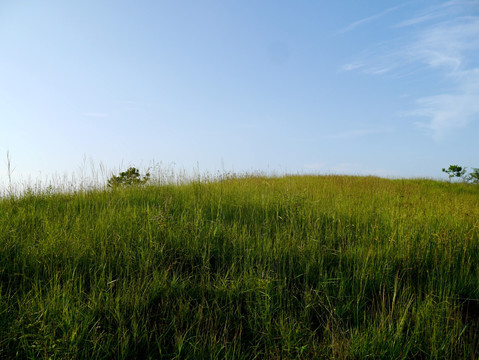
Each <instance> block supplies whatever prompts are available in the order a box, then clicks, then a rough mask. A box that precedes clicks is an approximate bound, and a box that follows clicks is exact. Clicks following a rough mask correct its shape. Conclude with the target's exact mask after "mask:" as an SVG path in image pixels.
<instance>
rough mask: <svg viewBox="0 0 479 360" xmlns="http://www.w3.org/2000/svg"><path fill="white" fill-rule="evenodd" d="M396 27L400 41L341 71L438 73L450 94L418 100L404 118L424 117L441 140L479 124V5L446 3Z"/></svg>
mask: <svg viewBox="0 0 479 360" xmlns="http://www.w3.org/2000/svg"><path fill="white" fill-rule="evenodd" d="M471 14H477V15H471ZM395 27H396V28H398V29H401V30H402V32H403V33H404V34H403V36H402V37H400V38H398V39H394V40H393V41H391V42H390V43H391V45H387V44H381V45H378V46H376V47H375V48H373V49H372V50H368V51H365V52H364V54H363V55H362V56H361V57H359V59H356V60H354V61H353V62H351V63H349V64H346V65H343V66H342V67H341V70H342V71H360V72H362V73H365V74H370V75H384V74H391V75H393V74H394V75H396V76H408V75H407V74H408V73H414V72H417V71H429V72H434V73H435V74H436V75H438V78H439V79H440V80H441V82H442V83H443V84H447V85H448V86H447V87H448V90H447V91H443V92H440V93H436V94H425V95H424V96H422V97H419V98H417V99H415V108H414V109H412V110H411V111H408V112H405V113H404V114H405V115H407V116H413V117H422V118H425V119H426V120H425V121H416V122H415V124H416V125H417V126H418V127H420V128H424V129H429V130H430V131H431V132H432V135H433V137H434V138H436V139H437V140H441V139H443V138H444V137H445V135H446V134H447V133H448V131H449V130H451V129H453V128H459V127H464V126H467V124H469V123H470V122H472V121H475V120H477V119H478V118H479V85H478V84H479V65H478V63H479V2H477V1H474V2H472V1H448V2H445V3H443V4H440V5H439V6H436V7H433V8H429V9H428V10H427V11H423V12H422V13H421V14H419V15H416V16H414V17H411V18H410V19H405V20H403V21H401V22H399V23H398V24H397V25H395ZM369 59H374V60H372V61H371V60H369ZM405 74H406V75H405Z"/></svg>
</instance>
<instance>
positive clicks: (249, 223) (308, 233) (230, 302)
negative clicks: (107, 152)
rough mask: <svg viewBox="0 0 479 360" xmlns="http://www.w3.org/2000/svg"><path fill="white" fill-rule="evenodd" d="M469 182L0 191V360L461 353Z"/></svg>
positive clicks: (470, 315) (473, 292) (474, 195)
mask: <svg viewBox="0 0 479 360" xmlns="http://www.w3.org/2000/svg"><path fill="white" fill-rule="evenodd" d="M478 234H479V186H477V185H470V184H462V183H448V182H442V181H434V180H426V179H407V180H406V179H396V180H392V179H381V178H377V177H354V176H282V177H264V176H224V177H221V178H218V179H211V180H208V179H205V180H199V179H198V180H194V181H190V182H185V183H181V184H154V182H152V183H150V184H147V185H143V186H133V187H125V188H121V187H120V188H117V189H108V188H106V187H105V188H98V189H91V190H79V191H74V192H69V193H67V192H56V191H30V192H25V193H24V194H23V195H21V196H11V197H8V196H7V197H4V198H3V199H1V200H0V358H1V359H163V358H164V359H323V358H324V359H365V358H370V359H477V357H478V354H479V236H478Z"/></svg>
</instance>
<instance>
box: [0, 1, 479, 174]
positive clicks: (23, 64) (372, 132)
mask: <svg viewBox="0 0 479 360" xmlns="http://www.w3.org/2000/svg"><path fill="white" fill-rule="evenodd" d="M0 122H1V123H0V125H1V128H0V155H1V157H2V158H4V161H3V162H1V163H0V165H2V164H3V165H2V166H0V176H1V177H2V179H3V180H4V179H5V178H6V175H7V165H6V154H7V152H9V153H10V156H11V159H12V165H13V167H14V168H15V172H14V174H13V175H14V179H19V180H20V179H24V178H26V177H31V178H36V177H38V176H43V175H45V174H53V173H56V174H70V173H74V172H77V171H78V170H79V169H80V168H82V166H84V159H85V158H86V159H88V162H89V161H90V159H91V160H92V161H93V162H95V163H97V164H98V163H102V164H103V165H104V166H105V167H106V168H108V169H119V168H121V167H122V166H123V167H126V166H130V165H133V166H138V167H140V166H148V164H150V163H152V162H156V163H159V162H161V163H162V164H163V165H164V166H167V167H172V166H174V167H175V168H177V169H184V170H186V171H187V172H188V171H191V170H193V169H199V170H200V172H201V171H208V172H210V173H215V172H217V171H223V170H225V171H236V172H240V173H241V172H246V171H248V172H250V171H263V172H266V173H273V172H276V173H283V172H288V173H320V174H329V173H339V174H361V175H368V174H372V175H379V176H388V177H433V178H443V177H444V176H443V174H441V168H442V167H447V166H448V165H450V164H456V163H457V164H459V165H465V166H472V167H479V156H478V154H479V142H478V140H477V139H478V135H479V1H459V0H457V1H423V0H414V1H406V2H397V1H384V0H383V1H367V2H366V1H362V2H360V1H356V0H354V1H353V0H347V1H319V0H318V1H175V2H173V1H153V0H151V1H148V0H139V1H135V2H133V1H108V0H105V1H93V0H83V1H60V0H58V1H55V0H45V1H33V0H32V1H17V0H2V1H1V2H0ZM444 178H445V177H444Z"/></svg>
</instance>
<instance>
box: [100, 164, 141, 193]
mask: <svg viewBox="0 0 479 360" xmlns="http://www.w3.org/2000/svg"><path fill="white" fill-rule="evenodd" d="M148 180H150V173H149V172H147V173H146V174H145V175H144V176H143V177H142V176H141V175H140V171H139V170H138V169H136V168H134V167H130V168H129V169H128V170H126V171H123V172H121V173H120V174H119V175H118V176H112V177H111V178H110V180H108V187H110V188H116V187H121V186H123V187H124V186H133V185H143V184H145V183H146V182H148Z"/></svg>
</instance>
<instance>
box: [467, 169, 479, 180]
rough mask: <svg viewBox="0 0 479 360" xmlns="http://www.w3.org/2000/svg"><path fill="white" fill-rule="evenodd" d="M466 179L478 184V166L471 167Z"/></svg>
mask: <svg viewBox="0 0 479 360" xmlns="http://www.w3.org/2000/svg"><path fill="white" fill-rule="evenodd" d="M467 181H468V182H471V183H473V184H479V168H472V172H471V173H469V176H468V177H467Z"/></svg>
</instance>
